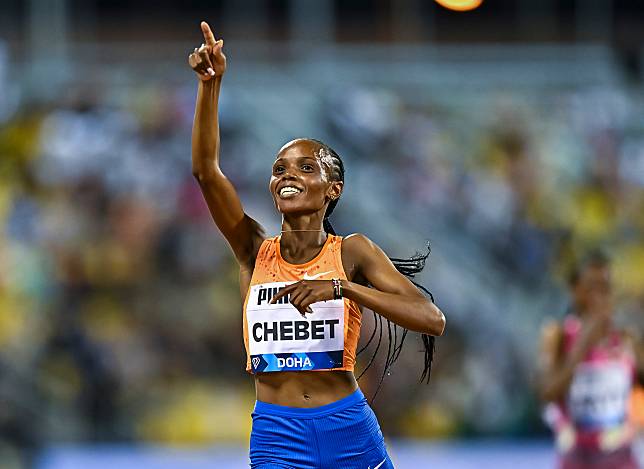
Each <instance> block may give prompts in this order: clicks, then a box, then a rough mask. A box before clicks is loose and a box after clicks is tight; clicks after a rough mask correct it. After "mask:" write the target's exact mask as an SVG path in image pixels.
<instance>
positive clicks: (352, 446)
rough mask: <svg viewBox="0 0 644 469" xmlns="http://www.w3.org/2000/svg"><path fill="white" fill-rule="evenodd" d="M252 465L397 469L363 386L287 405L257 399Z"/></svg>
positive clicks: (284, 468) (287, 468) (281, 468)
mask: <svg viewBox="0 0 644 469" xmlns="http://www.w3.org/2000/svg"><path fill="white" fill-rule="evenodd" d="M252 417H253V430H252V432H251V435H250V466H251V468H253V469H273V468H275V469H278V468H279V469H392V468H393V467H394V465H393V464H392V462H391V459H389V455H388V454H387V448H386V446H385V440H384V438H383V436H382V432H381V431H380V425H378V419H377V418H376V415H375V414H374V413H373V410H371V407H369V404H368V403H367V399H366V398H365V397H364V395H363V394H362V392H361V391H360V390H359V389H358V390H356V391H355V392H354V393H352V394H350V395H349V396H347V397H345V398H343V399H340V400H339V401H336V402H333V403H331V404H327V405H323V406H320V407H314V408H298V407H286V406H280V405H275V404H268V403H266V402H261V401H257V402H256V403H255V410H254V411H253V414H252Z"/></svg>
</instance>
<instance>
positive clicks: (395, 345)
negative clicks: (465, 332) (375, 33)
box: [309, 139, 435, 398]
mask: <svg viewBox="0 0 644 469" xmlns="http://www.w3.org/2000/svg"><path fill="white" fill-rule="evenodd" d="M309 140H310V141H312V142H315V143H316V144H318V145H319V146H320V148H321V150H322V152H323V153H324V156H325V157H326V156H328V157H330V159H331V161H332V164H331V166H330V168H329V173H330V178H331V180H333V181H341V182H344V163H343V162H342V159H341V158H340V155H338V154H337V153H336V152H335V150H333V148H331V147H330V146H328V145H327V144H326V143H324V142H321V141H320V140H315V139H309ZM338 200H339V199H334V200H331V201H330V202H329V205H328V206H327V209H326V212H325V213H324V220H323V222H322V226H323V228H324V231H326V232H327V233H329V234H332V235H335V234H336V233H335V230H334V229H333V226H332V225H331V221H330V220H329V217H330V216H331V214H332V213H333V210H334V209H335V207H336V205H337V204H338ZM430 253H431V247H430V246H429V243H428V244H427V252H426V253H425V254H416V255H414V256H412V257H410V258H408V259H399V258H395V257H390V258H389V259H390V260H391V262H392V263H393V264H394V266H395V267H396V269H397V270H398V272H400V273H401V274H403V275H404V276H405V277H407V278H408V279H409V280H411V282H412V283H413V284H414V285H415V286H416V287H417V288H418V289H419V290H421V291H422V292H423V293H425V294H426V295H427V296H429V298H430V299H431V300H432V302H434V295H432V293H431V292H430V291H429V290H427V289H426V288H425V287H423V286H422V285H420V284H419V283H416V282H415V281H414V277H415V276H416V274H418V273H419V272H421V271H422V270H423V269H424V268H425V263H426V262H427V258H428V257H429V254H430ZM373 317H374V321H375V327H374V329H373V332H372V333H371V336H370V337H369V340H368V341H367V343H366V344H365V345H364V346H363V347H362V348H361V349H360V350H358V353H357V354H356V355H359V354H360V353H362V352H363V351H365V350H366V349H367V347H369V345H370V344H371V342H372V341H373V339H374V337H375V336H376V333H378V343H377V344H376V349H375V350H374V352H373V355H372V357H371V359H370V360H369V362H368V363H367V366H366V367H365V368H364V370H362V373H360V375H359V376H358V379H360V378H361V377H362V375H364V374H365V372H366V371H367V370H368V369H369V368H370V367H371V365H372V364H373V362H374V360H375V358H376V355H377V353H378V350H379V349H380V344H381V342H382V335H383V331H384V328H383V325H382V320H383V317H382V316H381V315H379V314H376V313H375V312H374V313H373ZM385 320H386V324H387V335H388V338H389V342H388V347H387V358H386V360H385V366H384V369H383V371H382V376H381V377H380V381H379V382H378V388H377V389H376V392H375V394H374V398H375V396H376V394H378V391H379V390H380V387H381V386H382V382H383V380H384V378H385V376H386V375H387V374H389V372H390V370H391V367H392V365H393V364H394V362H395V361H396V360H397V359H398V357H399V356H400V352H401V351H402V347H403V344H404V342H405V338H406V337H407V333H408V332H409V330H407V329H405V328H403V327H400V326H398V325H396V324H395V323H392V322H391V321H390V320H389V319H386V318H385ZM399 328H400V329H402V333H401V335H400V340H399V338H398V329H399ZM421 339H422V341H423V348H424V354H425V357H424V366H423V372H422V374H421V376H420V381H421V382H423V381H425V382H427V383H429V379H430V377H431V372H432V362H433V360H434V340H435V337H434V336H431V335H428V334H421Z"/></svg>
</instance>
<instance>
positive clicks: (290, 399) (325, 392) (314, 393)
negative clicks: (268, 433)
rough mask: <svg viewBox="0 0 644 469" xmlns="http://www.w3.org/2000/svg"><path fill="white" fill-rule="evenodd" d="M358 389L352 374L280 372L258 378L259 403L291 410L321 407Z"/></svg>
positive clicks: (261, 375) (257, 375) (340, 372)
mask: <svg viewBox="0 0 644 469" xmlns="http://www.w3.org/2000/svg"><path fill="white" fill-rule="evenodd" d="M356 389H358V383H357V382H356V379H355V376H354V375H353V372H352V371H298V372H292V371H280V372H272V373H258V374H256V375H255V392H256V394H257V400H258V401H262V402H268V403H270V404H277V405H282V406H288V407H305V408H308V407H319V406H322V405H327V404H331V403H332V402H335V401H338V400H340V399H342V398H344V397H347V396H348V395H349V394H351V393H353V392H354V391H355V390H356Z"/></svg>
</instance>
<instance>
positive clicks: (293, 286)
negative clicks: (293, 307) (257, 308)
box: [270, 283, 297, 304]
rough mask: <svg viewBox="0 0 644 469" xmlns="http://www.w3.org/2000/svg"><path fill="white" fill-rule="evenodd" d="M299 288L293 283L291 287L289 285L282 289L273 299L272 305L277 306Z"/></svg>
mask: <svg viewBox="0 0 644 469" xmlns="http://www.w3.org/2000/svg"><path fill="white" fill-rule="evenodd" d="M296 287H297V283H292V284H290V285H287V286H285V287H283V288H281V289H280V290H279V291H278V292H277V294H276V295H275V296H273V298H271V301H270V302H271V304H275V303H276V302H277V300H279V299H280V298H282V297H283V296H285V295H287V294H289V293H290V292H291V290H293V289H295V288H296Z"/></svg>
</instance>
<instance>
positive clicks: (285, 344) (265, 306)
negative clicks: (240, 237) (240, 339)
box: [246, 282, 344, 373]
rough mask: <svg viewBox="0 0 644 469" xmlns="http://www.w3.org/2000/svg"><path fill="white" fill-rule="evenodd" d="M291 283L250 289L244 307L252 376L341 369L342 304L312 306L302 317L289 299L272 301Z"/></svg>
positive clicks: (341, 301) (327, 303) (314, 304)
mask: <svg viewBox="0 0 644 469" xmlns="http://www.w3.org/2000/svg"><path fill="white" fill-rule="evenodd" d="M290 283H292V282H273V283H264V284H260V285H253V286H251V287H250V292H249V297H248V303H247V304H246V320H247V322H248V324H247V326H248V346H249V352H250V357H251V366H252V369H253V372H255V373H257V372H270V371H286V370H288V371H297V370H317V369H329V368H340V367H342V365H343V359H342V358H343V354H344V301H343V300H341V299H340V300H328V301H320V302H318V303H313V304H312V305H311V309H312V310H313V313H311V314H307V315H306V317H305V318H304V317H302V315H301V314H300V312H299V311H298V310H297V309H295V307H294V306H293V305H291V304H290V303H289V298H288V295H286V296H284V297H282V298H280V299H279V300H278V301H277V302H276V303H275V304H271V299H272V298H273V297H274V296H275V295H276V294H277V292H278V291H279V290H280V289H282V288H284V287H285V286H286V285H289V284H290Z"/></svg>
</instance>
